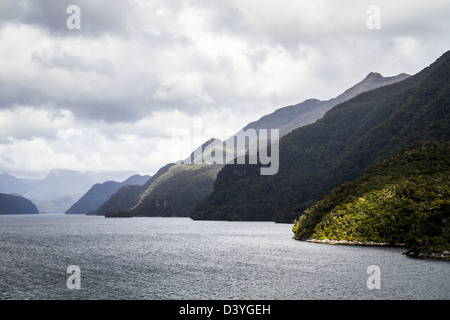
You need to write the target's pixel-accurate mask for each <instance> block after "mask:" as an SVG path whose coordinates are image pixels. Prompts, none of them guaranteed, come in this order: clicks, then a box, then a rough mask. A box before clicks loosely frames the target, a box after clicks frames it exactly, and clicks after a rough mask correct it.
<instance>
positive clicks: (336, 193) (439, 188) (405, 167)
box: [293, 142, 450, 259]
mask: <svg viewBox="0 0 450 320" xmlns="http://www.w3.org/2000/svg"><path fill="white" fill-rule="evenodd" d="M293 232H294V234H295V237H296V238H297V239H302V240H306V239H314V240H316V239H318V240H321V241H326V242H329V241H358V242H367V241H372V242H376V243H380V242H382V243H388V244H395V243H404V244H405V245H406V246H407V247H408V248H409V251H408V253H409V254H410V255H414V256H418V255H419V254H420V253H422V254H424V253H430V252H444V251H450V142H447V143H443V144H437V143H417V144H414V145H413V146H411V147H409V148H406V149H405V150H402V151H401V152H399V153H398V154H396V155H394V156H392V157H390V158H388V159H386V160H383V161H381V162H379V163H377V164H376V165H374V166H373V167H371V168H369V169H368V170H367V171H366V172H365V173H364V174H363V175H361V176H360V177H358V178H357V179H355V180H353V181H351V182H349V183H345V184H343V185H341V186H339V187H338V188H336V189H334V190H333V191H332V192H331V193H330V194H329V195H327V196H326V197H325V198H324V199H322V200H320V201H319V202H318V203H317V204H315V205H314V206H312V207H311V208H309V209H307V210H306V211H305V214H304V215H302V216H301V217H300V218H299V220H298V221H297V223H296V224H295V226H294V228H293ZM449 259H450V257H449Z"/></svg>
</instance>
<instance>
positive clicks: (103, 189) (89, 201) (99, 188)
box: [66, 174, 150, 214]
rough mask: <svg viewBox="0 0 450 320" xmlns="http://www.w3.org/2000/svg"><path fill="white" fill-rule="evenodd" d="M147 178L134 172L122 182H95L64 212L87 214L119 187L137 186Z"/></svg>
mask: <svg viewBox="0 0 450 320" xmlns="http://www.w3.org/2000/svg"><path fill="white" fill-rule="evenodd" d="M149 178H150V176H141V175H138V174H136V175H133V176H131V177H129V178H128V179H126V180H125V181H122V182H117V181H106V182H104V183H96V184H95V185H93V186H92V187H91V188H90V189H89V191H88V192H86V193H85V194H84V195H83V196H82V197H81V198H80V199H79V200H78V201H77V202H75V203H74V204H73V205H72V206H71V207H70V208H69V209H68V210H67V211H66V214H87V213H88V212H90V211H93V210H94V211H95V210H97V209H98V208H99V207H100V206H101V205H102V204H103V203H104V202H105V201H106V200H108V199H109V197H111V195H113V194H114V193H115V192H116V191H117V190H119V189H120V188H121V187H123V186H126V185H138V186H139V185H142V184H144V183H145V182H146V181H147V180H148V179H149Z"/></svg>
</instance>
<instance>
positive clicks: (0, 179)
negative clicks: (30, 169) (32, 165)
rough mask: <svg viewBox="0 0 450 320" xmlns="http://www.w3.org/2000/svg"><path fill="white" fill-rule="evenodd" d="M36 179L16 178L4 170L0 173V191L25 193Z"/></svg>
mask: <svg viewBox="0 0 450 320" xmlns="http://www.w3.org/2000/svg"><path fill="white" fill-rule="evenodd" d="M37 181H38V180H34V179H20V178H16V177H14V176H13V175H10V174H9V173H6V172H5V173H2V174H1V175H0V192H2V193H17V194H25V193H26V192H28V191H29V190H30V189H31V188H32V187H33V185H34V184H35V183H36V182H37Z"/></svg>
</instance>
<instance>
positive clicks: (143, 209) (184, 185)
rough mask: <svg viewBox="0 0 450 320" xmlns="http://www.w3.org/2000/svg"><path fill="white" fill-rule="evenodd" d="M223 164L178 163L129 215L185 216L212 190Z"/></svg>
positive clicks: (147, 190)
mask: <svg viewBox="0 0 450 320" xmlns="http://www.w3.org/2000/svg"><path fill="white" fill-rule="evenodd" d="M222 167H223V166H222V165H216V164H206V163H203V164H193V165H186V164H180V165H176V166H172V167H170V168H169V170H168V171H167V172H166V173H164V174H163V175H161V176H160V177H159V178H158V179H156V180H155V181H154V182H153V183H152V184H151V186H150V187H149V188H147V189H146V190H145V191H144V192H143V193H142V194H141V197H140V200H139V202H138V203H137V204H136V205H135V206H134V207H133V208H132V209H131V210H130V214H131V215H132V216H152V217H154V216H157V217H188V216H189V214H190V212H191V211H192V209H193V208H194V206H195V205H196V204H197V202H198V201H199V200H201V199H203V198H204V197H206V196H207V195H208V194H210V193H211V191H212V190H213V184H214V180H215V179H216V176H217V173H218V172H219V171H220V169H222Z"/></svg>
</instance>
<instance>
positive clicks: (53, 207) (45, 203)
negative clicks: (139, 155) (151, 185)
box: [24, 169, 134, 212]
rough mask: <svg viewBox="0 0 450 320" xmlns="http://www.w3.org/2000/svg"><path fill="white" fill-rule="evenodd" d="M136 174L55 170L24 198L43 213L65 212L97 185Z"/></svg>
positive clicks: (130, 172) (128, 172)
mask: <svg viewBox="0 0 450 320" xmlns="http://www.w3.org/2000/svg"><path fill="white" fill-rule="evenodd" d="M132 174H134V172H132V171H126V172H79V171H75V170H67V169H53V170H51V171H50V172H49V173H48V174H47V175H46V176H45V177H44V178H43V179H40V180H38V181H37V182H36V183H35V184H34V185H33V186H32V187H31V189H30V190H28V191H27V192H26V193H25V194H24V196H25V197H26V198H28V199H30V200H32V201H33V202H34V203H35V204H36V205H37V206H38V208H39V211H41V212H65V211H66V210H67V209H68V208H70V206H71V205H72V204H73V203H74V202H76V201H77V200H78V199H79V198H80V197H81V196H82V195H83V194H85V193H86V192H87V191H88V190H89V188H90V187H91V186H92V185H94V184H95V183H102V182H105V181H108V180H115V179H116V178H117V179H118V180H123V179H125V178H127V177H129V176H131V175H132Z"/></svg>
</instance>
